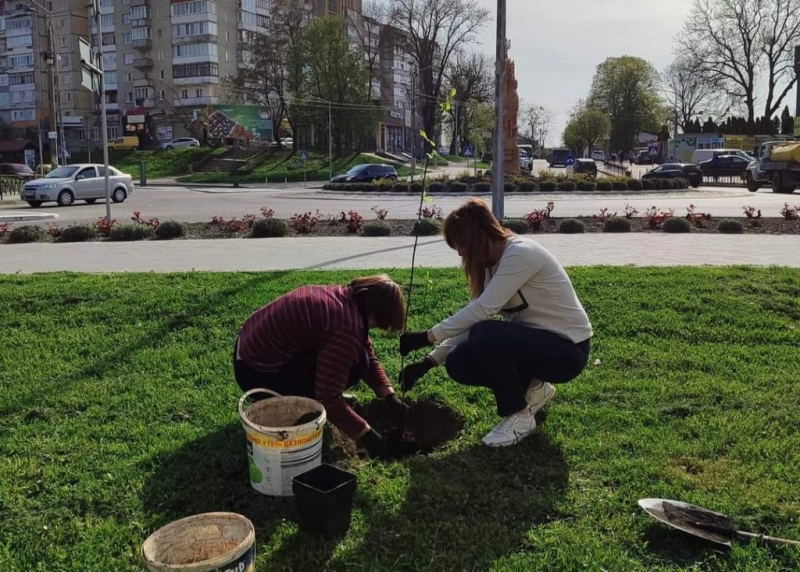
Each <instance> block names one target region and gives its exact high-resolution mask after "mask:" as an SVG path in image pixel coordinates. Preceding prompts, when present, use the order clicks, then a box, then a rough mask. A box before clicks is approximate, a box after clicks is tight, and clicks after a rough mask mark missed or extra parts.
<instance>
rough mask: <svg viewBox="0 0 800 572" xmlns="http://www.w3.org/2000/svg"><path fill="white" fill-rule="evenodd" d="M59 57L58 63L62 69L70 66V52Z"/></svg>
mask: <svg viewBox="0 0 800 572" xmlns="http://www.w3.org/2000/svg"><path fill="white" fill-rule="evenodd" d="M58 57H59V60H58V61H59V63H60V64H61V68H62V69H67V68H70V67H72V55H71V54H64V55H61V56H58Z"/></svg>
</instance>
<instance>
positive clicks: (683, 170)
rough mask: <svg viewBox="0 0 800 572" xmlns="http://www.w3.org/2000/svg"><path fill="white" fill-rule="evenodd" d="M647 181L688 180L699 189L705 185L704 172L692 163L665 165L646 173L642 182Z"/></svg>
mask: <svg viewBox="0 0 800 572" xmlns="http://www.w3.org/2000/svg"><path fill="white" fill-rule="evenodd" d="M646 179H686V180H688V181H689V184H690V185H692V186H693V187H699V186H700V185H702V184H703V172H702V171H701V170H700V167H698V166H697V165H692V164H691V163H664V164H663V165H659V166H658V167H656V168H655V169H653V170H652V171H650V172H649V173H645V174H644V176H643V177H642V180H646Z"/></svg>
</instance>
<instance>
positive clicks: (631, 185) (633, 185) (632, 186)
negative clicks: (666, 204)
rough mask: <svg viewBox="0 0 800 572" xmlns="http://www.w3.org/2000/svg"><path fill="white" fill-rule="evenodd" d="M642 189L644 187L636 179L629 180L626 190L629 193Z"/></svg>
mask: <svg viewBox="0 0 800 572" xmlns="http://www.w3.org/2000/svg"><path fill="white" fill-rule="evenodd" d="M643 189H644V185H643V184H642V182H641V181H640V180H638V179H631V180H630V181H628V190H629V191H641V190H643Z"/></svg>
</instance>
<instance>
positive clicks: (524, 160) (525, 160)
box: [519, 151, 533, 172]
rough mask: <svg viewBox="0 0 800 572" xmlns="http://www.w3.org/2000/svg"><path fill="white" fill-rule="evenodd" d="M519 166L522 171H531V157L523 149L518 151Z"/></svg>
mask: <svg viewBox="0 0 800 572" xmlns="http://www.w3.org/2000/svg"><path fill="white" fill-rule="evenodd" d="M519 168H520V169H522V170H523V171H528V172H532V171H533V158H532V157H531V156H530V155H528V154H527V153H526V152H525V151H520V152H519Z"/></svg>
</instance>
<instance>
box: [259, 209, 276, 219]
mask: <svg viewBox="0 0 800 572" xmlns="http://www.w3.org/2000/svg"><path fill="white" fill-rule="evenodd" d="M259 210H260V211H261V216H262V217H263V218H272V217H274V216H275V211H274V210H272V209H271V208H269V207H261V209H259Z"/></svg>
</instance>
